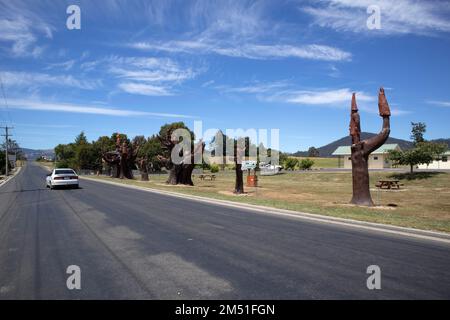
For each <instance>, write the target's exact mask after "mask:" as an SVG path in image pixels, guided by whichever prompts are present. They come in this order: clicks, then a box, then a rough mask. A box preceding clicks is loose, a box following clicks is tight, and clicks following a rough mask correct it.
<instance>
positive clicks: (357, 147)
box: [350, 88, 391, 206]
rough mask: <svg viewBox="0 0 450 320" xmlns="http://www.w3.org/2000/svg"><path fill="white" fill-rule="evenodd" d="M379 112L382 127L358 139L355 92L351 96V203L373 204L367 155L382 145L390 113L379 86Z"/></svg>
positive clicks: (358, 123)
mask: <svg viewBox="0 0 450 320" xmlns="http://www.w3.org/2000/svg"><path fill="white" fill-rule="evenodd" d="M378 109H379V114H380V116H381V117H382V118H383V127H382V129H381V132H380V133H379V134H377V135H376V136H374V137H372V138H370V139H366V140H363V141H360V140H361V139H360V136H361V127H360V118H359V114H358V107H357V105H356V98H355V94H354V93H353V96H352V104H351V116H350V135H351V137H352V146H351V152H352V156H351V159H352V175H353V197H352V200H351V203H353V204H356V205H361V206H373V205H374V203H373V201H372V197H371V195H370V186H369V167H368V162H369V155H370V154H371V153H372V152H373V151H375V150H376V149H378V148H379V147H380V146H382V145H383V144H384V143H385V142H386V140H387V138H388V137H389V133H390V122H389V117H390V115H391V112H390V109H389V105H388V102H387V100H386V96H385V95H384V89H383V88H380V91H379V94H378Z"/></svg>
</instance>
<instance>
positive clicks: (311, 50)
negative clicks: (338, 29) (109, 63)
mask: <svg viewBox="0 0 450 320" xmlns="http://www.w3.org/2000/svg"><path fill="white" fill-rule="evenodd" d="M130 46H131V47H133V48H136V49H141V50H148V51H166V52H172V53H173V52H184V53H190V54H211V53H215V54H218V55H222V56H229V57H237V58H248V59H260V60H265V59H281V58H301V59H311V60H325V61H348V60H351V57H352V55H351V53H350V52H347V51H343V50H341V49H339V48H335V47H330V46H326V45H318V44H310V45H303V46H292V45H262V44H243V45H240V44H234V45H233V44H226V43H219V42H215V43H212V42H208V43H206V42H199V41H169V42H165V43H164V42H160V43H156V44H155V43H150V42H137V43H133V44H131V45H130Z"/></svg>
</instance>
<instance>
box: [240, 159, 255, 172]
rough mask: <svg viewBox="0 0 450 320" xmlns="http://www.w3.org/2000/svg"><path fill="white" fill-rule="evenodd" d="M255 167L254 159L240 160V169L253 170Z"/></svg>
mask: <svg viewBox="0 0 450 320" xmlns="http://www.w3.org/2000/svg"><path fill="white" fill-rule="evenodd" d="M255 168H256V161H255V160H246V161H242V170H249V169H250V170H253V169H255Z"/></svg>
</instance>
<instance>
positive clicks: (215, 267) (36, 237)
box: [0, 163, 450, 299]
mask: <svg viewBox="0 0 450 320" xmlns="http://www.w3.org/2000/svg"><path fill="white" fill-rule="evenodd" d="M45 175H46V171H45V170H44V169H42V168H40V167H38V166H37V165H36V164H33V163H29V164H28V165H27V166H25V167H24V168H23V169H22V171H21V172H20V173H19V174H18V176H17V177H16V178H14V179H13V180H11V181H10V182H8V183H7V184H6V185H4V186H2V187H1V188H0V299H135V298H137V299H360V298H362V299H391V298H399V299H418V298H425V299H434V298H436V299H450V246H449V245H448V244H444V243H438V242H432V241H428V240H420V239H414V238H407V237H403V236H396V235H388V234H383V233H378V232H372V231H366V230H358V229H355V228H349V227H344V226H338V225H326V224H323V223H317V222H308V221H302V220H299V219H295V218H289V217H279V216H274V215H270V214H262V213H255V212H251V211H248V210H239V209H236V208H227V207H224V206H220V205H212V204H206V203H201V202H196V201H193V200H188V199H180V198H174V197H170V196H162V195H158V194H152V193H148V192H144V191H138V190H131V189H126V188H121V187H117V186H113V185H107V184H102V183H98V182H92V181H84V180H82V181H81V187H82V188H81V189H76V190H75V189H74V190H53V191H51V190H48V189H46V188H45V184H44V180H45ZM69 265H77V266H79V267H80V269H81V289H80V290H69V289H68V288H67V286H66V280H67V278H68V277H69V274H67V273H66V269H67V267H68V266H69ZM369 265H378V266H379V267H380V268H381V290H368V289H367V286H366V279H367V277H368V276H369V275H368V274H366V268H367V267H368V266H369Z"/></svg>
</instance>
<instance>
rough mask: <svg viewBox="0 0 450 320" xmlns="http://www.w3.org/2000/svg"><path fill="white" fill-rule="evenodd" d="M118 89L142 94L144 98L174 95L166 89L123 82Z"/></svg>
mask: <svg viewBox="0 0 450 320" xmlns="http://www.w3.org/2000/svg"><path fill="white" fill-rule="evenodd" d="M118 87H119V88H120V89H122V90H123V91H125V92H128V93H132V94H140V95H144V96H170V95H172V93H171V92H170V91H169V90H167V88H165V87H160V86H154V85H151V84H143V83H134V82H123V83H119V85H118Z"/></svg>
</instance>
